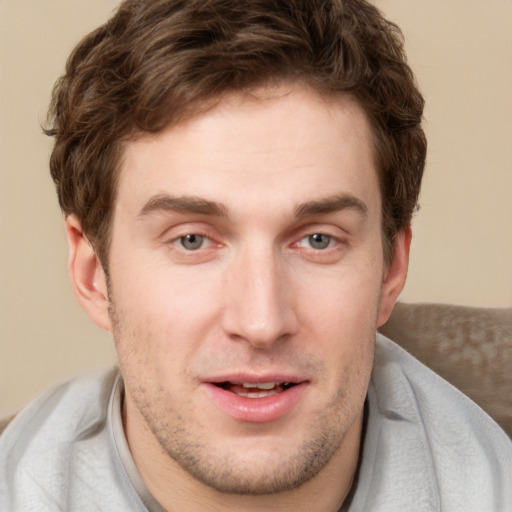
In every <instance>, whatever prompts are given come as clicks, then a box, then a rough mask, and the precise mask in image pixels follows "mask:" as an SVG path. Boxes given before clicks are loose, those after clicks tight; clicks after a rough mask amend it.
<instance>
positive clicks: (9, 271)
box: [0, 0, 512, 415]
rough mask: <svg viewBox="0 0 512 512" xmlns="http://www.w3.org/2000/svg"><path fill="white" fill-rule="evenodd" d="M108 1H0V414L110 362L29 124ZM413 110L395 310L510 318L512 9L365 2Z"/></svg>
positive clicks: (461, 1) (503, 0) (466, 1)
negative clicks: (400, 288) (416, 85)
mask: <svg viewBox="0 0 512 512" xmlns="http://www.w3.org/2000/svg"><path fill="white" fill-rule="evenodd" d="M116 4H117V2H116V1H114V0H73V1H71V0H44V2H42V1H40V0H0V66H1V68H0V88H1V89H0V165H1V167H0V415H3V414H7V413H9V412H11V411H14V410H16V409H17V408H19V407H20V406H21V405H22V404H24V403H25V402H26V401H27V400H29V399H30V398H32V397H33V396H34V395H36V394H37V393H38V392H40V390H42V389H45V388H46V387H48V386H49V385H50V384H52V383H54V382H56V381H60V380H62V379H63V378H65V377H68V376H71V375H75V374H77V373H80V372H85V371H89V370H91V369H93V368H100V367H103V366H105V365H108V364H111V363H112V362H113V361H114V353H113V349H112V343H111V341H110V337H109V335H108V334H105V333H103V332H101V331H100V330H99V329H97V328H96V327H94V326H93V325H92V323H91V322H90V321H89V320H88V318H87V317H86V315H85V314H84V313H83V312H82V311H81V310H80V308H79V307H78V305H76V303H75V300H74V297H73V296H72V292H71V288H70V285H69V284H68V279H67V275H66V269H65V267H66V244H65V240H64V236H63V228H62V218H61V215H60V212H59V210H58V207H57V203H56V199H55V195H54V192H53V186H52V183H51V181H50V178H49V175H48V171H47V160H48V154H49V151H50V145H49V141H48V140H46V138H45V137H44V136H43V135H41V129H40V126H39V125H40V123H42V122H43V121H44V117H45V111H46V107H47V103H48V98H49V94H50V90H51V87H52V84H53V82H54V80H55V79H56V77H57V76H58V75H59V73H61V71H62V69H63V65H64V61H65V59H66V56H67V55H68V53H69V51H70V50H71V49H72V47H73V46H74V45H75V44H76V43H77V41H78V40H79V38H80V37H81V36H82V35H84V34H85V33H86V32H87V31H88V30H90V29H92V28H93V27H95V26H96V25H97V24H98V23H99V22H101V21H102V20H104V19H105V18H106V17H107V15H108V14H109V12H111V10H112V9H113V8H114V7H115V5H116ZM377 5H378V6H380V7H381V8H382V9H384V11H385V12H386V13H387V15H388V16H389V17H390V18H391V19H393V20H395V21H396V22H397V23H398V24H399V25H400V26H402V28H403V30H404V32H405V35H406V38H407V49H408V52H409V56H410V61H411V64H412V66H413V68H414V69H415V71H416V73H417V76H418V79H419V82H420V86H421V88H422V90H423V91H424V94H425V96H426V99H427V105H428V106H427V110H426V119H427V121H426V130H427V133H428V136H429V144H430V145H429V156H428V167H427V174H426V179H425V185H424V189H423V193H422V198H421V203H422V209H421V211H420V213H419V214H418V216H417V218H416V219H415V221H414V233H415V237H414V245H413V251H412V261H411V270H410V277H409V282H408V285H407V288H406V290H405V292H404V294H403V298H404V299H406V300H410V301H443V302H456V303H463V304H474V305H487V306H510V305H512V264H511V263H512V228H511V224H512V199H511V192H512V169H511V158H510V156H509V154H510V153H509V151H510V146H511V145H512V137H511V119H512V100H511V92H512V65H511V64H512V62H511V57H512V31H511V30H510V27H511V26H512V2H511V1H510V0H486V1H485V2H482V1H481V0H458V1H454V0H378V1H377Z"/></svg>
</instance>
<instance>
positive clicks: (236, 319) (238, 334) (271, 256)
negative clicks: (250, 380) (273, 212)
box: [223, 248, 297, 348]
mask: <svg viewBox="0 0 512 512" xmlns="http://www.w3.org/2000/svg"><path fill="white" fill-rule="evenodd" d="M288 284H290V283H289V282H288V277H287V269H286V264H285V262H284V261H281V259H280V258H279V257H278V255H276V254H275V253H274V250H273V249H272V248H269V249H268V250H262V249H260V250H247V251H242V252H241V253H240V254H239V255H238V256H237V257H236V258H235V261H233V262H232V264H231V268H230V269H229V270H228V278H227V279H226V289H225V295H224V301H225V302H224V304H225V307H224V313H223V324H224V330H225V332H226V333H227V334H228V335H229V336H230V337H231V338H232V339H237V340H244V341H246V342H247V343H249V344H251V345H252V346H253V347H255V348H268V347H270V346H272V345H273V344H274V343H276V342H278V341H280V340H281V341H282V340H284V339H285V338H287V337H289V336H290V335H292V334H293V333H294V332H295V331H296V328H297V318H296V314H295V309H294V307H293V297H292V290H291V289H290V287H289V286H287V285H288Z"/></svg>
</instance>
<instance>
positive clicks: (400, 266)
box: [377, 227, 412, 327]
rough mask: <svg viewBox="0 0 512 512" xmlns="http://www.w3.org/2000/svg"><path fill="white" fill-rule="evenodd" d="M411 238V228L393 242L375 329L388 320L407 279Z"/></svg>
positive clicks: (401, 232) (399, 234)
mask: <svg viewBox="0 0 512 512" xmlns="http://www.w3.org/2000/svg"><path fill="white" fill-rule="evenodd" d="M411 238H412V232H411V228H410V227H407V228H405V229H403V230H401V231H399V232H398V233H397V234H396V235H395V238H394V240H393V249H392V250H393V252H392V255H391V261H390V262H389V265H388V266H387V268H386V269H385V272H384V280H383V282H382V292H381V301H380V306H379V316H378V320H377V327H380V326H381V325H383V324H385V323H386V322H387V321H388V320H389V317H390V316H391V312H392V311H393V307H394V305H395V302H396V300H397V299H398V296H399V295H400V293H401V291H402V290H403V288H404V285H405V280H406V278H407V269H408V267H409V250H410V247H411Z"/></svg>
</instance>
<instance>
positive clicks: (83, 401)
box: [0, 335, 512, 512]
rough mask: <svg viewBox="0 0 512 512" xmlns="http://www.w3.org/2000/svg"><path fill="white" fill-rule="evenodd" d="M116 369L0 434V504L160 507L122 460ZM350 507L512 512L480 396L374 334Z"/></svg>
mask: <svg viewBox="0 0 512 512" xmlns="http://www.w3.org/2000/svg"><path fill="white" fill-rule="evenodd" d="M122 393H123V384H122V378H121V376H120V373H119V370H118V369H114V370H112V371H110V372H108V373H105V374H101V375H95V376H91V377H86V378H81V379H76V380H73V381H71V382H68V383H66V384H64V385H61V386H59V387H57V388H55V389H53V390H51V391H49V392H47V393H46V394H44V395H43V396H42V397H40V398H39V399H38V400H36V401H35V402H33V403H32V404H30V405H29V406H27V407H26V408H25V409H24V410H23V411H22V412H21V413H20V414H19V415H18V416H17V417H16V419H15V420H14V421H13V422H12V423H11V424H10V425H9V427H8V428H7V429H6V431H5V432H4V434H3V435H2V436H1V437H0V510H2V511H4V510H6V511H10V512H18V511H19V512H31V511H37V512H44V511H48V512H50V511H51V512H55V511H58V510H62V511H70V512H71V511H76V512H92V511H108V512H116V511H120V512H121V511H123V512H128V511H133V512H144V511H150V512H161V511H162V510H163V509H162V507H161V506H160V505H159V504H158V502H157V501H156V500H155V499H154V497H152V496H151V494H150V493H149V491H148V490H147V488H146V486H145V485H144V483H143V481H142V479H141V477H140V476H139V474H138V471H137V468H136V466H135V464H134V462H133V459H132V457H131V454H130V451H129V448H128V445H127V442H126V439H125V436H124V432H123V427H122V420H121V403H122ZM367 406H368V416H367V427H366V434H365V439H364V444H363V450H362V454H361V462H360V467H359V473H358V479H357V486H356V487H355V488H354V489H353V495H352V499H351V501H350V505H349V508H348V510H349V511H350V512H363V511H365V512H368V511H372V512H396V511H397V510H400V511H401V510H406V511H408V510H414V511H415V512H430V511H432V512H433V511H440V510H442V511H444V512H472V511H474V512H477V511H478V512H482V511H493V512H495V511H496V512H510V511H512V442H511V440H510V439H509V438H508V437H507V436H506V435H505V433H504V432H503V431H502V430H501V429H500V428H499V427H498V426H497V425H496V423H495V422H494V421H493V420H492V419H491V418H489V417H488V416H487V415H486V414H485V413H484V412H483V411H482V410H481V409H480V408H479V407H478V406H477V405H475V404H474V403H473V402H471V401H470V400H469V399H468V398H467V397H465V396H464V395H462V394H461V393H460V392H459V391H458V390H456V389H455V388H453V387H452V386H451V385H450V384H448V383H446V382H445V381H444V380H442V379H441V378H440V377H438V376H437V375H435V374H434V373H432V372H431V371H430V370H428V369H427V368H425V367H424V366H423V365H422V364H421V363H419V362H418V361H416V360H415V359H414V358H413V357H412V356H410V355H409V354H407V353H406V352H405V351H404V350H402V349H401V348H399V347H398V346H397V345H395V344H394V343H392V342H390V341H389V340H387V339H386V338H384V337H382V336H381V335H377V347H376V353H375V361H374V369H373V372H372V378H371V381H370V385H369V390H368V397H367Z"/></svg>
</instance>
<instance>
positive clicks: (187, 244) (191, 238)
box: [178, 233, 208, 251]
mask: <svg viewBox="0 0 512 512" xmlns="http://www.w3.org/2000/svg"><path fill="white" fill-rule="evenodd" d="M178 240H179V243H180V244H181V246H182V247H183V248H184V249H186V250H187V251H197V250H198V249H201V248H203V247H204V246H205V245H206V244H207V243H208V237H206V236H204V235H198V234H197V233H190V234H188V235H185V236H180V237H179V239H178Z"/></svg>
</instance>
